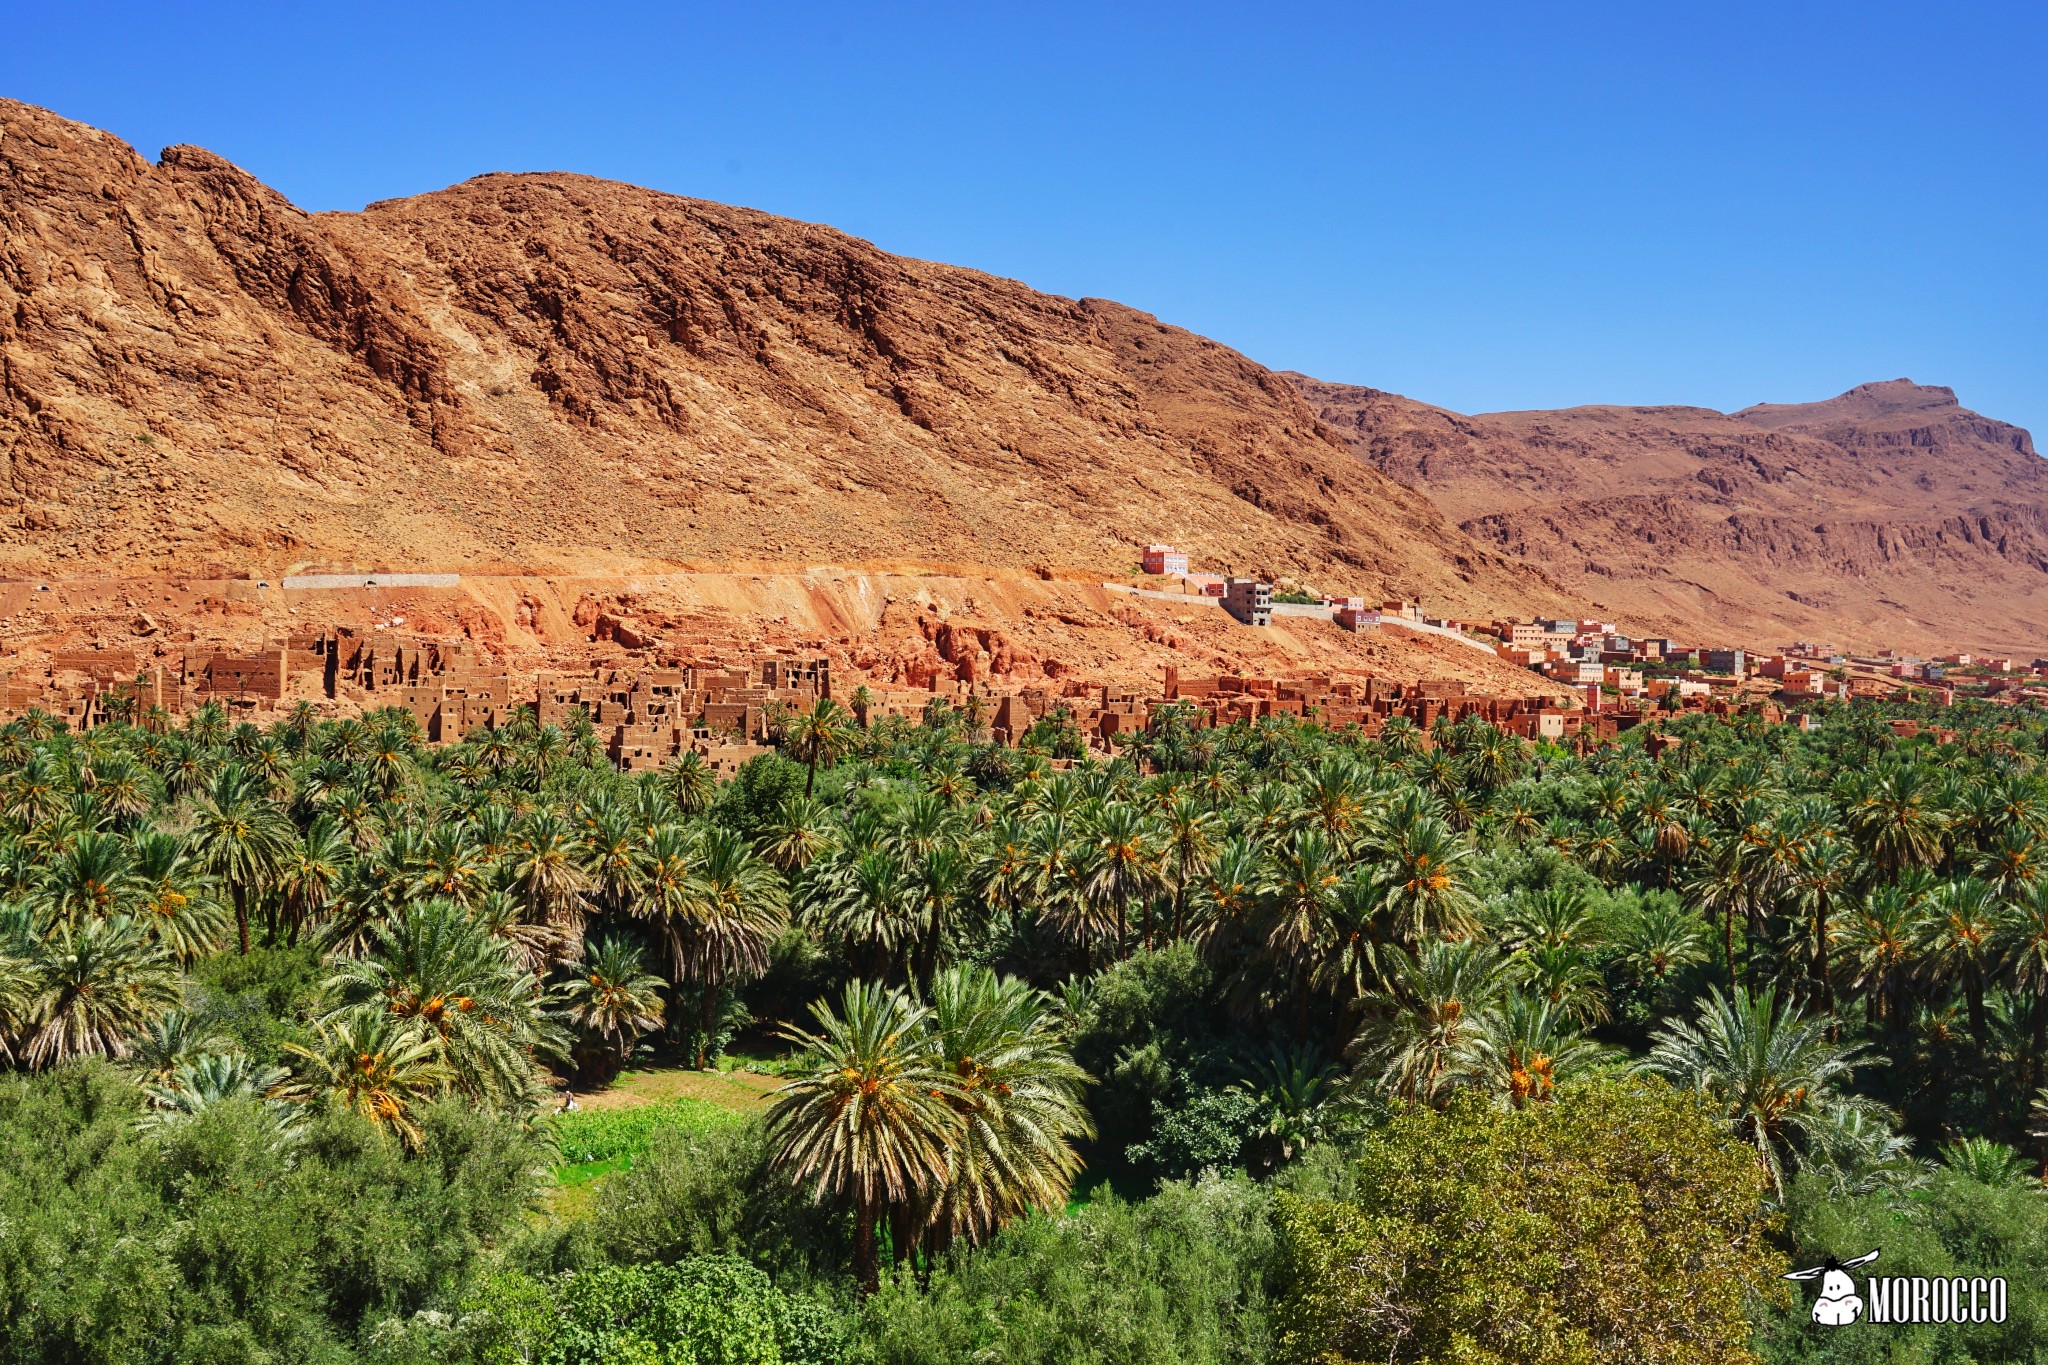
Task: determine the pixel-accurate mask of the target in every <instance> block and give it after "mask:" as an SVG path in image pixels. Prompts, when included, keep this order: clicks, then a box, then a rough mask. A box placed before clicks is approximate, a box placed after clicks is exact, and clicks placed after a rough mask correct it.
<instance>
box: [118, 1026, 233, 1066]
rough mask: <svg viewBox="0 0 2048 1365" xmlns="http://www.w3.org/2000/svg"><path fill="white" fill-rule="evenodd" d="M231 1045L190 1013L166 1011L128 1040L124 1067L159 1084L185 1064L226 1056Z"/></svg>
mask: <svg viewBox="0 0 2048 1365" xmlns="http://www.w3.org/2000/svg"><path fill="white" fill-rule="evenodd" d="M231 1046H232V1045H231V1044H230V1043H229V1042H228V1040H227V1038H225V1037H224V1036H222V1035H221V1034H219V1033H216V1032H214V1030H213V1028H212V1026H211V1025H209V1024H208V1023H207V1022H206V1021H205V1020H204V1019H202V1018H201V1017H200V1016H199V1015H196V1014H194V1013H192V1012H191V1011H190V1010H185V1009H173V1010H166V1011H164V1013H162V1014H161V1015H158V1016H157V1018H156V1019H155V1020H154V1021H153V1022H152V1023H151V1024H150V1026H149V1027H148V1028H146V1029H144V1030H142V1032H140V1033H138V1034H136V1035H135V1036H134V1037H133V1038H131V1039H129V1040H128V1055H127V1059H126V1062H127V1065H128V1066H130V1067H133V1068H134V1069H135V1070H136V1071H137V1072H139V1073H140V1074H141V1075H142V1076H143V1077H145V1078H147V1079H149V1080H153V1081H161V1080H164V1079H166V1078H168V1077H169V1076H170V1075H171V1073H172V1072H174V1071H176V1070H177V1069H178V1068H179V1067H181V1066H183V1065H185V1064H186V1063H187V1062H191V1061H196V1060H198V1059H199V1058H200V1057H203V1056H206V1055H207V1054H209V1053H226V1052H227V1051H228V1050H229V1049H230V1047H231Z"/></svg>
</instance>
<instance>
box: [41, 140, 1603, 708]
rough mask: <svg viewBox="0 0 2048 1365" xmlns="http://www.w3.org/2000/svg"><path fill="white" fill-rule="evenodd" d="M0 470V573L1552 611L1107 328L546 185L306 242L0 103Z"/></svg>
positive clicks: (1093, 303)
mask: <svg viewBox="0 0 2048 1365" xmlns="http://www.w3.org/2000/svg"><path fill="white" fill-rule="evenodd" d="M0 457H4V460H5V467H4V472H5V476H6V477H5V479H4V481H0V572H16V573H20V572H26V571H30V570H34V571H46V570H48V569H49V568H52V567H54V568H56V569H59V570H63V569H65V568H66V567H67V566H71V567H73V568H79V569H82V568H84V567H86V566H91V567H92V568H94V569H103V570H113V569H119V570H123V571H137V570H178V571H184V572H192V573H200V572H205V571H207V570H209V569H215V570H219V571H222V572H233V571H253V572H256V573H259V574H260V573H264V572H269V573H277V572H281V571H283V570H284V569H286V568H288V567H313V566H333V567H342V566H353V567H384V568H436V569H441V568H453V569H462V568H467V569H470V570H472V571H487V570H506V569H560V570H576V571H581V572H598V573H603V572H619V573H624V572H630V571H631V570H633V569H635V568H637V567H641V566H645V565H653V564H661V563H669V564H674V563H692V564H707V565H711V564H715V565H733V564H742V563H748V562H760V563H766V564H793V563H820V562H824V563H832V562H863V563H884V562H899V563H900V562H913V563H921V564H935V563H942V564H957V565H977V564H980V565H1023V564H1032V565H1043V566H1046V567H1047V571H1048V572H1051V571H1054V570H1059V571H1072V570H1075V569H1084V570H1090V571H1096V572H1101V571H1111V570H1114V571H1119V572H1121V571H1127V570H1128V569H1129V567H1130V564H1131V563H1132V561H1134V560H1135V558H1136V547H1138V546H1140V545H1142V544H1144V543H1146V542H1147V541H1152V540H1170V541H1173V542H1175V543H1178V544H1182V545H1185V546H1186V547H1188V548H1189V549H1190V551H1191V552H1192V553H1193V555H1194V557H1195V559H1196V560H1197V562H1198V563H1200V564H1202V565H1204V566H1208V567H1217V568H1230V569H1234V570H1237V571H1240V572H1266V573H1275V572H1293V573H1296V574H1298V575H1301V576H1303V577H1307V578H1312V579H1314V580H1316V581H1318V582H1327V583H1330V584H1331V585H1332V586H1334V587H1339V588H1345V589H1348V590H1351V591H1358V592H1367V593H1371V592H1388V593H1394V592H1400V593H1404V594H1406V595H1410V596H1414V595H1422V596H1425V597H1427V598H1428V599H1430V600H1431V601H1433V602H1435V603H1438V604H1440V605H1441V606H1443V607H1444V608H1445V609H1446V610H1449V611H1454V612H1464V613H1468V614H1478V613H1484V612H1489V611H1506V610H1518V609H1535V608H1537V607H1539V606H1542V605H1547V604H1553V603H1557V604H1561V603H1562V600H1563V599H1562V598H1561V597H1560V596H1559V594H1558V592H1557V591H1556V589H1555V586H1554V585H1551V584H1547V583H1545V582H1544V581H1543V580H1542V578H1541V576H1540V575H1539V574H1536V573H1533V572H1531V571H1529V570H1528V569H1526V568H1525V567H1523V566H1521V565H1519V564H1517V563H1516V562H1514V561H1513V560H1512V559H1511V558H1510V557H1509V556H1508V555H1506V554H1505V553H1503V552H1502V551H1500V550H1498V549H1495V548H1488V547H1485V546H1481V545H1480V544H1478V543H1476V542H1475V541H1473V540H1472V539H1471V538H1469V537H1468V536H1466V535H1464V534H1463V533H1461V532H1459V531H1458V530H1457V529H1456V528H1455V527H1454V526H1452V525H1451V524H1449V523H1448V522H1447V521H1446V520H1444V518H1443V517H1442V516H1441V514H1440V513H1439V512H1438V511H1437V509H1436V508H1435V507H1434V506H1433V505H1432V504H1431V503H1430V501H1429V500H1428V499H1427V498H1425V497H1422V496H1419V495H1417V494H1416V493H1414V492H1412V491H1410V490H1408V489H1406V488H1403V487H1401V486H1400V485H1399V484H1397V483H1395V482H1394V481H1392V480H1390V479H1388V478H1386V477H1384V476H1382V475H1381V474H1380V473H1379V472H1378V471H1377V470H1375V469H1372V468H1369V467H1367V466H1365V465H1362V464H1360V463H1359V462H1358V461H1357V460H1355V459H1353V458H1352V457H1351V456H1350V453H1349V451H1348V449H1347V448H1346V447H1345V446H1344V445H1343V443H1342V442H1341V441H1340V440H1338V439H1337V437H1336V436H1335V435H1334V434H1333V433H1331V432H1330V431H1329V430H1328V429H1327V428H1326V427H1324V426H1323V425H1322V424H1320V423H1319V422H1318V421H1317V419H1316V417H1315V415H1314V414H1313V413H1312V412H1311V411H1310V410H1309V407H1308V405H1307V404H1306V403H1304V402H1303V400H1302V398H1301V396H1300V395H1299V394H1298V393H1297V392H1295V390H1294V389H1293V388H1292V386H1290V385H1289V384H1287V383H1286V382H1285V381H1284V380H1282V379H1281V378H1279V377H1278V376H1276V375H1274V374H1272V373H1271V372H1269V371H1267V370H1264V369H1262V368H1261V367H1259V366H1258V365H1255V364H1253V363H1252V362H1251V361H1249V360H1246V359H1245V358H1244V357H1243V356H1240V355H1237V354H1236V353H1235V352H1232V351H1229V350H1227V349H1225V348H1224V347H1221V346H1218V345H1216V344H1215V343H1213V342H1209V341H1206V340H1204V339H1202V338H1200V337H1196V336H1193V335H1191V334H1189V333H1187V332H1184V331H1181V330H1179V329H1177V328H1173V327H1168V326H1165V325H1163V324H1161V323H1159V322H1157V321H1156V320H1154V319H1152V318H1150V317H1147V316H1145V315H1143V314H1140V313H1136V312H1133V311H1132V310H1130V309H1127V308H1123V307H1121V306H1119V305H1116V304H1113V303H1107V302H1103V301H1098V300H1080V301H1076V300H1071V299H1064V298H1056V297H1052V296H1049V295H1045V294H1040V293H1036V292H1034V291H1032V290H1030V289H1027V288H1025V287H1024V286H1022V285H1020V284H1017V283H1015V282H1013V281H1008V280H1002V279H996V278H993V277H990V276H987V275H982V274H977V273H975V272H973V271H968V270H960V269H955V268H952V267H949V266H942V265H933V264H929V263H926V262H920V261H911V260H905V259H902V258H898V257H893V256H889V255H886V254H885V253H883V252H880V251H877V250H876V249H874V248H873V247H871V246H869V245H867V244H866V243H864V242H860V241H857V240H854V239H852V238H850V237H847V236H845V235H843V234H841V233H838V232H834V231H832V230H830V229H827V228H821V227H815V226H811V225H808V224H802V223H795V222H790V221H787V220H784V219H778V218H773V217H770V216H768V215H765V214H759V213H753V212H749V211H746V210H741V209H733V208H726V207H723V206H720V205H716V204H709V203H704V202H701V201H697V200H688V199H681V198H677V197H674V196H670V195H664V194H657V193H654V192H652V191H647V190H640V189H635V188H632V187H630V186H625V185H618V184H611V183H607V182H604V181H599V180H593V179H589V178H586V177H582V176H576V175H554V174H549V175H485V176H481V177H479V178H478V179H475V180H471V181H468V182H466V183H464V184H461V185H457V186H455V187H453V188H451V189H448V190H444V191H440V192H438V193H435V194H429V195H423V196H420V197H418V198H414V199H405V200H397V201H391V202H387V203H381V204H374V205H371V206H370V207H369V208H368V209H366V210H365V211H364V212H362V213H360V214H306V213H303V212H301V211H299V210H298V209H296V208H295V207H293V206H292V205H291V204H290V203H288V202H286V201H285V200H284V199H283V198H282V197H281V196H279V195H278V194H276V193H275V192H274V191H272V190H270V189H268V188H266V187H265V186H263V185H262V184H260V183H259V182H257V181H256V180H255V179H254V178H253V177H251V176H249V175H248V174H246V173H245V172H243V171H241V170H239V169H238V168H236V167H235V166H233V165H231V164H229V163H228V162H226V161H224V160H222V159H221V158H220V157H218V156H215V155H213V154H212V153H209V152H205V151H202V150H200V149H197V148H190V147H177V148H172V149H170V150H169V151H167V152H165V153H164V155H163V158H162V160H161V161H159V162H158V163H156V164H154V165H152V164H151V163H150V162H148V161H146V160H145V159H143V158H142V157H140V156H138V155H137V154H136V153H135V152H134V151H133V150H132V149H130V148H129V147H127V146H126V145H125V144H123V143H121V142H119V141H118V140H117V139H115V138H112V137H110V136H108V135H106V134H104V133H101V132H97V131H95V130H93V129H90V128H86V127H83V126H81V125H79V124H75V123H70V122H67V121H65V120H63V119H60V118H57V117H55V116H53V115H51V114H48V113H45V112H43V111H41V110H38V109H34V108H31V107H29V106H26V105H21V104H15V103H10V102H4V101H0ZM628 628H629V629H631V628H632V627H630V626H629V627H628ZM969 666H974V665H972V664H970V665H969ZM990 666H992V667H993V666H995V664H994V657H993V655H992V656H991V662H990Z"/></svg>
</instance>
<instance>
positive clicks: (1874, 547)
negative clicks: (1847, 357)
mask: <svg viewBox="0 0 2048 1365" xmlns="http://www.w3.org/2000/svg"><path fill="white" fill-rule="evenodd" d="M1292 378H1294V380H1295V382H1296V383H1297V385H1298V386H1299V387H1300V388H1301V390H1302V391H1303V393H1304V395H1305V396H1306V397H1307V398H1308V399H1309V401H1310V404H1311V406H1313V407H1314V408H1315V410H1316V413H1317V415H1318V416H1319V417H1320V418H1321V419H1322V420H1323V421H1324V422H1325V423H1326V424H1328V425H1329V426H1331V427H1332V428H1334V429H1336V430H1338V431H1341V432H1342V433H1343V434H1344V436H1345V438H1346V439H1347V440H1348V441H1350V442H1351V445H1352V448H1353V449H1354V450H1356V451H1357V452H1358V453H1359V454H1360V455H1361V456H1363V457H1364V459H1365V460H1366V462H1367V463H1369V464H1371V465H1372V466H1373V467H1374V468H1375V469H1377V470H1379V471H1380V472H1381V473H1384V474H1386V475H1388V476H1389V477H1391V478H1394V479H1397V480H1399V481H1400V482H1402V483H1404V484H1407V485H1408V486H1409V487H1411V488H1414V489H1416V490H1418V491H1420V492H1426V493H1428V494H1429V496H1430V497H1431V498H1433V499H1434V500H1435V501H1436V503H1437V505H1438V506H1439V507H1440V508H1442V509H1443V511H1444V513H1445V515H1446V516H1448V517H1449V518H1450V519H1451V520H1453V521H1455V522H1457V523H1458V524H1459V526H1460V527H1461V528H1462V529H1464V530H1465V531H1466V532H1468V533H1469V534H1471V535H1473V536H1474V537H1475V538H1477V539H1479V540H1480V541H1482V542H1484V543H1486V544H1489V545H1491V546H1494V547H1496V548H1498V549H1500V550H1503V551H1506V552H1507V553H1510V554H1513V555H1516V556H1518V557H1520V558H1522V559H1523V560H1525V561H1526V562H1528V563H1530V564H1532V565H1536V566H1539V567H1541V568H1542V569H1544V570H1545V571H1546V572H1547V573H1549V574H1551V575H1552V576H1554V577H1556V578H1557V579H1558V580H1559V581H1561V582H1563V583H1565V584H1568V585H1570V586H1572V587H1574V588H1576V589H1578V590H1579V591H1580V592H1582V593H1584V594H1585V595H1586V596H1587V597H1589V598H1591V599H1592V600H1594V601H1596V602H1599V603H1602V604H1604V605H1605V607H1606V608H1607V609H1608V610H1609V611H1611V612H1613V613H1614V614H1616V615H1619V616H1622V617H1624V618H1626V619H1628V620H1631V621H1633V622H1635V623H1637V624H1638V625H1640V626H1643V627H1654V628H1662V629H1667V630H1672V631H1675V632H1679V633H1681V634H1683V635H1685V636H1687V637H1694V636H1708V637H1712V636H1730V637H1733V638H1736V639H1747V640H1749V641H1750V642H1751V643H1755V644H1764V645H1767V644H1776V643H1782V642H1783V641H1784V640H1786V639H1788V638H1793V637H1799V638H1806V639H1813V640H1827V641H1834V642H1839V643H1842V644H1844V645H1860V646H1866V647H1876V646H1882V645H1887V644H1894V645H1902V646H1907V647H1912V648H1943V647H1945V648H1956V647H1965V646H1977V647H1996V648H2003V649H2012V650H2020V651H2026V652H2029V653H2039V652H2043V650H2044V647H2048V462H2044V461H2043V460H2042V459H2041V458H2040V457H2039V456H2038V455H2036V454H2035V452H2034V448H2033V443H2032V441H2031V439H2030V438H2029V437H2028V435H2027V433H2026V432H2024V431H2022V430H2020V429H2019V428H2017V427H2013V426H2009V425H2007V424H2005V423H2003V422H1998V421H1994V420H1992V419H1990V418H1987V417H1983V416H1980V415H1979V414H1977V413H1974V412H1971V411H1969V410H1968V409H1966V408H1964V407H1962V406H1961V405H1960V404H1959V403H1958V402H1957V401H1956V396H1955V394H1954V393H1953V392H1951V391H1950V390H1948V389H1945V388H1932V387H1926V386H1922V385H1918V384H1914V383H1912V382H1911V381H1909V380H1904V379H1900V380H1892V381H1889V382H1886V383H1879V384H1866V385H1863V386H1861V387H1859V388H1856V389H1852V390H1851V391H1850V392H1848V393H1846V394H1843V395H1841V396H1840V397H1838V398H1834V399H1830V400H1828V401H1826V402H1822V403H1803V404H1789V405H1775V404H1767V405H1762V406H1758V407H1754V408H1748V409H1745V410H1744V411H1742V412H1739V413H1733V414H1724V413H1719V412H1714V411H1711V410H1709V409H1705V408H1625V407H1587V408H1571V409H1567V410H1564V411H1558V412H1505V413H1490V414H1486V415H1483V416H1476V417H1468V416H1464V415H1461V414H1458V413H1454V412H1450V411H1447V410H1445V409H1442V408H1434V407H1430V406H1428V405H1426V404H1423V403H1417V402H1414V401H1412V400H1410V399H1406V398H1402V397H1400V396H1399V395H1396V394H1389V393H1382V392H1380V391H1378V390H1374V389H1367V388H1359V387H1356V386H1351V385H1344V384H1329V383H1324V382H1322V381H1319V380H1313V379H1309V378H1307V377H1306V376H1292Z"/></svg>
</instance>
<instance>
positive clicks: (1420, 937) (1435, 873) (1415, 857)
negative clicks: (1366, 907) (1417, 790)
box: [1375, 812, 1478, 945]
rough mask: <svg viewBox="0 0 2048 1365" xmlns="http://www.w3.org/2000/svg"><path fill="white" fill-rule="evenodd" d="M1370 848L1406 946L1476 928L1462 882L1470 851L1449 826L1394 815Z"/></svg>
mask: <svg viewBox="0 0 2048 1365" xmlns="http://www.w3.org/2000/svg"><path fill="white" fill-rule="evenodd" d="M1376 843H1377V847H1376V849H1375V854H1376V860H1377V862H1378V864H1379V872H1378V880H1379V884H1380V890H1381V894H1382V895H1383V896H1384V897H1385V898H1386V903H1387V909H1388V910H1389V911H1390V912H1391V914H1392V917H1393V920H1394V922H1395V923H1396V924H1397V925H1398V926H1399V928H1400V932H1401V934H1402V936H1403V938H1404V940H1405V941H1406V942H1407V943H1409V944H1411V945H1412V944H1420V943H1424V942H1427V941H1429V940H1432V939H1442V938H1458V937H1463V936H1465V935H1467V934H1470V933H1471V932H1472V931H1473V930H1474V929H1475V928H1476V927H1477V912H1478V901H1477V900H1476V899H1475V898H1474V896H1473V895H1472V892H1471V891H1470V889H1469V888H1468V887H1467V886H1466V880H1465V879H1466V868H1467V866H1468V865H1469V863H1470V862H1471V858H1472V846H1471V845H1470V844H1468V843H1466V842H1465V840H1463V839H1462V838H1460V837H1459V836H1458V835H1457V834H1456V833H1455V832H1454V831H1453V830H1452V829H1451V827H1450V826H1449V825H1447V824H1445V823H1444V822H1443V821H1442V820H1439V819H1437V818H1436V817H1434V816H1431V815H1423V814H1416V813H1413V812H1397V814H1396V818H1395V820H1394V822H1393V823H1392V825H1391V826H1390V828H1389V829H1388V830H1387V832H1386V834H1385V835H1384V836H1383V837H1382V838H1381V839H1379V840H1377V841H1376Z"/></svg>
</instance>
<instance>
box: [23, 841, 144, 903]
mask: <svg viewBox="0 0 2048 1365" xmlns="http://www.w3.org/2000/svg"><path fill="white" fill-rule="evenodd" d="M140 891H141V886H140V884H139V881H138V879H137V877H136V875H135V866H134V860H133V858H132V857H131V855H130V851H129V846H128V844H127V842H126V841H125V840H123V839H121V838H120V837H119V836H117V835H113V834H97V833H86V834H81V835H79V836H78V837H77V838H76V839H73V840H72V841H71V842H70V843H68V844H67V845H65V846H64V847H63V848H61V849H59V850H57V852H56V855H55V856H54V857H53V858H52V859H51V860H50V864H49V867H48V868H47V869H46V870H45V871H44V873H43V884H42V896H41V900H42V905H43V913H44V914H45V915H46V916H48V917H49V919H50V921H51V923H52V924H64V925H73V926H75V925H79V924H83V923H86V922H87V921H89V920H95V919H103V918H105V917H106V916H108V915H116V914H124V913H127V912H128V911H130V910H132V909H133V908H134V905H135V901H136V898H137V895H138V894H139V893H140Z"/></svg>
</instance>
